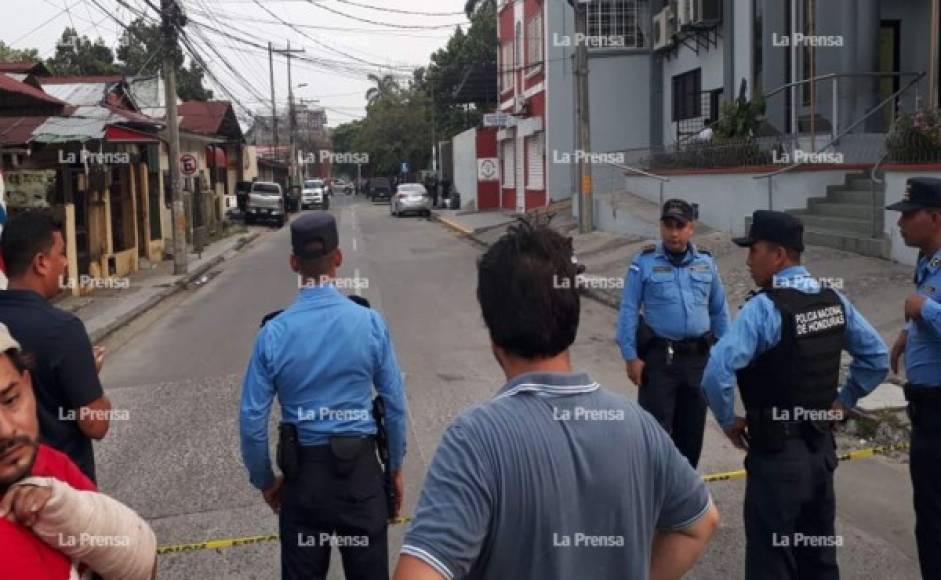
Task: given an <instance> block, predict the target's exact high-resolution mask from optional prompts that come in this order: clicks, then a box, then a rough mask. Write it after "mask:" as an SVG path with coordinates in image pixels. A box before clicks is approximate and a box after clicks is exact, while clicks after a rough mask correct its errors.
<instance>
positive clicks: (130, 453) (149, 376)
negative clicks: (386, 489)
mask: <svg viewBox="0 0 941 580" xmlns="http://www.w3.org/2000/svg"><path fill="white" fill-rule="evenodd" d="M332 211H333V213H334V214H335V215H336V217H337V220H338V223H339V225H340V237H341V249H342V251H343V254H344V264H343V267H342V268H341V275H343V276H347V277H358V278H361V279H362V280H364V281H365V282H364V283H366V284H368V287H366V288H364V289H362V290H361V293H362V294H363V295H364V296H365V297H367V298H368V299H369V300H370V301H371V302H372V305H373V307H374V308H376V309H378V310H379V311H380V312H381V313H382V314H383V316H385V318H386V320H387V321H388V323H389V327H390V330H391V333H392V337H393V341H394V343H395V346H396V351H397V353H398V356H399V360H400V363H401V366H402V370H403V372H404V373H405V375H406V388H407V393H408V399H409V412H410V418H409V441H408V456H407V458H406V468H405V469H406V481H407V488H408V493H407V497H406V505H407V506H408V510H407V511H408V513H411V512H412V508H413V507H414V503H415V500H416V499H417V495H418V491H419V490H420V485H421V481H422V479H423V477H424V474H425V471H426V469H427V466H428V463H429V461H430V459H431V457H432V456H433V454H434V450H435V447H436V445H437V443H438V441H439V440H440V437H441V434H442V432H443V430H444V429H445V428H446V426H447V425H448V424H449V423H450V422H451V420H452V419H453V418H454V417H455V415H456V414H457V413H458V412H460V411H461V410H462V409H464V408H466V407H468V406H470V405H472V404H474V403H477V402H480V401H483V400H486V399H487V398H489V397H490V396H491V395H492V394H493V393H494V392H496V391H497V390H498V389H499V387H500V386H501V385H502V384H503V382H504V380H505V379H504V377H503V375H502V373H501V371H500V369H499V367H498V366H497V364H496V363H495V361H494V360H493V358H492V355H491V354H490V347H489V340H488V337H487V333H486V329H485V328H484V325H483V322H482V320H481V318H480V315H479V310H478V306H477V303H476V298H475V295H474V291H475V284H476V279H475V260H476V258H477V256H478V255H479V253H480V248H479V247H477V246H475V245H473V244H472V243H470V242H468V241H465V240H463V239H460V238H459V237H457V236H456V235H455V234H453V233H451V232H450V231H449V230H446V229H445V228H443V227H442V226H441V225H439V224H436V223H433V222H430V221H428V220H425V219H421V218H413V217H409V218H392V217H390V216H389V211H388V205H387V204H383V205H373V204H370V203H368V202H366V201H365V200H364V199H362V198H350V197H345V196H337V197H335V198H334V203H333V205H332ZM288 254H289V240H288V229H287V228H284V229H282V230H279V231H276V232H271V233H269V234H266V235H265V237H263V238H262V239H260V240H259V241H257V242H256V243H255V244H254V245H253V246H251V247H250V248H248V249H247V250H245V251H244V252H243V253H242V254H241V255H239V256H238V257H237V258H235V259H233V260H230V261H228V262H226V263H225V264H223V265H222V266H221V267H220V268H219V269H217V270H215V271H213V272H212V273H211V275H210V278H211V280H210V281H209V282H208V283H206V284H204V285H201V286H199V287H198V288H194V289H191V290H189V291H187V292H184V293H182V294H179V295H177V296H176V297H174V298H173V299H171V300H169V301H167V302H166V303H164V304H162V305H161V306H160V307H158V308H157V309H155V310H154V311H152V312H151V313H149V314H148V315H146V316H145V317H143V318H141V319H140V320H138V321H137V322H135V323H134V324H132V325H131V326H129V327H128V328H126V329H124V330H122V331H121V332H119V333H118V334H116V335H115V336H113V337H112V338H111V339H109V341H108V344H107V346H108V347H109V351H110V354H109V357H108V359H107V361H106V366H105V370H104V374H103V380H104V384H105V387H106V389H107V391H108V394H109V396H110V397H111V400H112V402H113V404H114V406H115V408H117V409H122V410H126V411H127V412H128V417H129V420H127V421H125V422H121V423H115V424H113V426H112V430H111V432H110V433H109V435H108V437H107V438H106V439H105V440H104V441H103V442H101V443H100V444H97V446H96V453H97V461H98V466H99V467H98V471H99V480H100V485H101V488H102V490H103V491H105V492H107V493H109V494H111V495H113V496H115V497H117V498H118V499H120V500H122V501H124V502H126V503H127V504H128V505H130V506H132V507H133V508H134V509H136V510H138V511H139V512H140V513H141V514H142V515H144V516H145V517H146V518H147V519H148V520H149V521H150V522H151V524H152V525H153V527H154V530H155V531H156V533H157V537H158V541H159V544H160V545H162V546H166V545H175V544H184V543H192V542H200V541H203V540H209V539H225V538H238V537H245V536H256V535H263V534H273V533H276V532H277V520H276V517H275V516H274V515H273V514H272V513H271V512H270V510H269V509H268V508H267V506H266V505H265V504H264V503H263V501H262V499H261V495H260V494H259V493H258V492H256V491H255V490H254V489H253V488H252V487H251V486H250V485H249V484H248V480H247V476H246V472H245V470H244V468H243V467H242V464H241V459H240V456H239V447H238V403H239V397H240V392H241V377H242V373H243V372H244V369H245V366H246V363H247V358H248V355H249V352H250V350H251V346H252V342H253V340H254V336H255V333H256V331H257V328H258V322H259V320H260V319H261V317H262V316H263V315H264V314H266V313H267V312H269V311H272V310H275V309H279V308H283V307H284V306H285V305H287V304H289V303H290V302H291V301H292V300H293V298H294V295H295V293H296V291H297V281H296V278H295V276H294V275H293V274H292V273H291V271H290V269H289V267H288ZM350 292H352V290H351V291H350ZM614 321H615V313H614V312H613V311H612V310H610V309H609V308H607V307H605V306H602V305H600V304H597V303H594V302H591V301H589V300H584V301H583V303H582V319H581V327H580V331H579V333H578V339H577V342H576V344H575V345H574V347H573V360H574V363H575V365H576V367H578V368H580V369H585V370H588V371H590V372H591V373H592V375H593V377H594V378H595V379H596V380H598V381H599V382H601V383H602V384H603V385H604V386H605V387H606V388H609V389H611V390H614V391H618V392H621V393H623V394H625V395H626V396H629V397H632V398H634V397H635V396H636V393H635V389H634V387H633V386H632V385H631V384H630V383H629V382H628V381H627V379H626V376H625V373H624V370H623V363H622V361H621V360H620V356H619V353H618V350H617V347H616V345H615V344H614V342H613V340H612V335H613V327H614ZM274 420H275V418H273V419H272V426H273V425H274ZM741 459H742V457H741V454H740V452H738V451H737V450H735V449H733V448H732V447H731V445H730V444H728V443H727V442H726V441H725V439H724V437H723V436H722V435H721V433H720V432H719V431H718V428H717V427H716V426H715V424H714V422H713V421H712V420H711V419H710V421H709V426H708V428H707V434H706V448H705V450H704V455H703V460H702V470H703V472H704V473H714V472H718V471H726V470H731V469H739V468H741ZM838 474H839V475H838V509H839V518H838V523H837V528H838V529H837V532H838V534H840V535H841V536H842V537H843V547H841V548H839V551H838V553H839V557H840V563H841V566H842V571H843V577H844V578H893V579H908V578H917V573H916V564H915V560H914V557H915V552H914V538H913V536H912V531H911V526H912V514H911V491H910V485H909V483H908V479H907V478H908V474H907V469H906V466H904V465H899V464H896V463H893V462H891V461H890V460H885V459H882V458H876V459H872V460H868V461H867V462H865V463H863V462H857V463H854V464H848V465H844V466H842V467H841V468H840V470H839V471H838ZM744 489H745V486H744V482H742V481H732V482H725V483H717V484H713V485H712V487H711V491H712V494H713V498H714V501H715V502H716V504H717V505H718V507H719V510H720V512H721V513H722V516H723V523H722V527H721V529H720V531H719V532H718V533H717V536H716V538H715V540H714V541H713V543H712V544H711V545H710V547H709V548H708V552H707V553H706V555H705V556H704V558H703V559H702V561H701V562H700V564H699V565H698V566H697V568H696V569H695V570H694V572H693V573H692V574H691V575H690V576H689V577H691V578H709V579H712V578H723V579H725V578H736V577H739V578H740V577H742V576H743V558H744V535H743V530H742V523H741V521H742V517H741V503H742V497H743V494H744ZM403 533H404V529H403V528H402V527H401V526H399V527H396V528H395V529H393V531H392V532H391V534H390V538H391V539H390V555H391V559H392V561H393V563H394V561H395V559H396V554H397V550H398V547H399V546H400V544H401V541H402V535H403ZM278 554H279V552H278V546H277V544H276V543H264V544H257V545H249V546H240V547H236V548H233V549H229V550H222V551H199V552H192V553H183V554H174V555H167V556H161V557H160V562H159V563H160V571H159V577H160V578H168V579H181V580H183V579H186V580H189V579H203V578H244V579H249V578H258V579H272V578H278V577H279V571H280V568H279V555H278ZM331 578H342V573H341V572H340V566H339V561H338V554H335V560H334V565H333V567H332V570H331Z"/></svg>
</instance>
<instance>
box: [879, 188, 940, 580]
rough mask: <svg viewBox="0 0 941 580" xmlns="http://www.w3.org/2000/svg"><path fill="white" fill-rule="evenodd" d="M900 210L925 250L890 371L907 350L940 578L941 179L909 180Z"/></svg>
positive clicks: (925, 525)
mask: <svg viewBox="0 0 941 580" xmlns="http://www.w3.org/2000/svg"><path fill="white" fill-rule="evenodd" d="M886 209H889V210H894V211H900V212H902V216H901V217H900V218H899V221H898V225H899V230H900V231H901V233H902V238H903V239H904V240H905V244H906V245H908V246H911V247H915V248H918V249H919V250H921V254H920V255H919V257H918V265H917V267H916V268H915V292H914V293H913V294H912V295H911V296H909V297H908V298H907V299H906V300H905V320H906V321H907V325H906V326H905V329H904V330H903V331H902V333H901V335H900V336H899V338H898V340H897V341H896V342H895V346H894V347H893V348H892V370H893V371H894V372H896V373H897V372H898V367H899V359H900V358H901V357H902V355H903V353H904V357H905V378H906V380H907V381H908V383H907V384H906V385H905V397H906V399H908V413H909V416H910V417H911V420H912V441H911V444H912V446H911V451H910V454H911V460H910V462H909V467H910V469H911V474H912V487H913V489H914V496H915V537H916V539H917V541H918V557H919V560H920V563H921V574H922V576H923V577H924V578H926V579H929V578H930V579H932V580H934V579H938V578H941V179H934V178H928V177H916V178H912V179H909V180H908V183H907V186H906V191H905V195H904V197H903V199H902V201H899V202H897V203H894V204H892V205H890V206H888V207H886Z"/></svg>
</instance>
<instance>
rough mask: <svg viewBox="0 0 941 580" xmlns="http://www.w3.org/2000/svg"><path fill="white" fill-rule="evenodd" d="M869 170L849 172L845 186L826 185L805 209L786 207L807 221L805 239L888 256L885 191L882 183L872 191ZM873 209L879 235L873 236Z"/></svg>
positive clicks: (810, 200) (877, 255)
mask: <svg viewBox="0 0 941 580" xmlns="http://www.w3.org/2000/svg"><path fill="white" fill-rule="evenodd" d="M873 185H874V184H873V182H872V180H871V179H870V172H869V171H868V170H867V171H865V172H860V173H849V174H847V175H846V180H845V182H844V183H843V185H829V186H827V194H826V196H824V197H812V198H810V199H809V200H807V202H808V203H807V207H806V208H804V209H791V210H785V211H787V213H790V214H792V215H795V216H797V217H799V218H800V219H801V221H803V222H804V242H805V243H806V244H810V245H816V246H825V247H828V248H836V249H838V250H846V251H848V252H855V253H857V254H861V255H864V256H872V257H876V258H887V257H888V255H889V240H888V239H887V238H886V236H885V234H883V233H881V232H882V231H883V223H884V220H885V211H884V210H883V208H884V207H885V192H884V191H883V185H881V184H876V189H875V191H874V190H873ZM873 212H875V220H876V223H875V227H876V230H875V231H877V232H879V234H878V235H877V236H873Z"/></svg>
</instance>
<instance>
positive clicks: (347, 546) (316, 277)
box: [240, 212, 406, 580]
mask: <svg viewBox="0 0 941 580" xmlns="http://www.w3.org/2000/svg"><path fill="white" fill-rule="evenodd" d="M291 243H292V247H293V253H292V255H291V267H292V269H293V270H294V271H295V272H296V273H297V274H299V276H300V279H301V280H303V282H304V283H303V284H302V287H301V289H300V292H299V294H298V296H297V299H296V301H295V302H294V304H293V305H291V306H290V307H289V308H287V309H286V310H284V311H283V312H281V313H279V314H276V315H275V316H273V317H272V318H271V319H270V320H268V321H267V322H266V323H265V324H264V326H263V327H262V329H261V330H260V331H259V333H258V336H257V338H256V341H255V347H254V350H253V352H252V355H251V360H250V362H249V365H248V370H247V371H246V373H245V381H244V385H243V390H242V402H241V412H240V431H241V446H242V458H243V461H244V463H245V466H246V467H247V468H248V472H249V478H250V480H251V483H252V485H254V486H255V487H256V488H258V489H259V490H261V491H262V494H263V496H264V499H265V501H266V502H267V503H268V504H269V505H270V506H271V508H272V509H273V510H274V511H275V512H276V513H278V514H279V520H280V533H281V570H282V577H283V578H285V579H304V580H308V579H322V578H326V575H327V571H328V569H329V566H330V552H331V548H332V547H334V546H336V547H338V548H339V550H340V553H341V555H342V557H343V568H344V572H345V575H346V578H349V579H351V580H352V579H359V580H376V579H378V578H388V577H389V568H388V541H387V529H388V527H387V526H388V521H389V519H390V518H394V517H395V516H397V515H398V513H397V512H398V511H399V510H400V508H401V501H402V494H403V490H404V487H405V484H404V481H403V477H402V462H403V460H404V457H405V438H406V432H405V412H406V410H405V394H404V388H403V384H402V373H401V371H400V370H399V365H398V362H397V360H396V357H395V352H394V351H393V348H392V342H391V339H390V337H389V331H388V329H387V327H386V324H385V322H384V321H383V319H382V317H381V316H379V314H377V313H376V312H375V311H373V310H370V309H369V308H367V307H364V306H361V305H360V304H357V303H356V302H354V301H352V300H349V299H348V298H347V297H346V296H344V295H343V294H341V293H340V292H338V290H337V288H336V285H335V279H336V276H337V269H338V268H339V267H340V265H341V264H342V263H343V255H342V253H341V251H340V249H339V247H338V246H339V238H338V234H337V226H336V222H335V221H334V218H333V216H332V215H330V214H329V213H328V212H311V213H308V214H305V215H303V216H302V217H300V218H298V219H297V220H295V221H294V223H293V224H292V225H291ZM374 389H375V391H376V392H377V393H378V396H379V397H380V398H381V400H382V402H383V403H384V404H385V409H386V411H385V417H384V421H383V423H384V429H383V434H384V435H386V436H387V438H388V457H389V462H388V465H387V466H385V468H386V469H387V470H388V472H384V469H383V466H382V465H380V462H379V460H378V459H377V451H384V450H385V447H382V448H377V433H378V432H379V420H380V418H378V417H375V416H374V414H373V391H374ZM275 397H277V398H278V402H279V403H280V405H281V424H280V427H279V432H280V439H279V442H278V457H277V463H278V467H279V468H280V470H281V472H282V475H280V476H275V474H274V472H273V470H272V467H271V462H270V458H269V452H268V418H269V414H270V411H271V405H272V403H273V401H274V398H275ZM380 438H383V437H381V436H380ZM383 455H385V453H383ZM387 475H388V477H387ZM387 486H389V487H391V488H393V489H387ZM388 492H392V493H394V495H395V497H394V498H393V499H394V501H393V502H392V503H393V505H392V506H391V508H390V506H389V503H388V502H387V499H388V495H387V494H388ZM390 510H391V512H392V513H390Z"/></svg>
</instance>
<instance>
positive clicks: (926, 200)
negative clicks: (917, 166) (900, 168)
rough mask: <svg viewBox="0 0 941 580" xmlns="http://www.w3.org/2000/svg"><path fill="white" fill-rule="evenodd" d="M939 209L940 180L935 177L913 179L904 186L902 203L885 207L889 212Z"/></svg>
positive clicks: (940, 200)
mask: <svg viewBox="0 0 941 580" xmlns="http://www.w3.org/2000/svg"><path fill="white" fill-rule="evenodd" d="M932 208H938V209H941V179H938V178H936V177H913V178H911V179H909V180H908V181H907V182H906V184H905V194H904V195H903V196H902V201H897V202H895V203H893V204H891V205H888V206H886V209H887V210H891V211H901V212H907V211H917V210H920V209H932Z"/></svg>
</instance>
